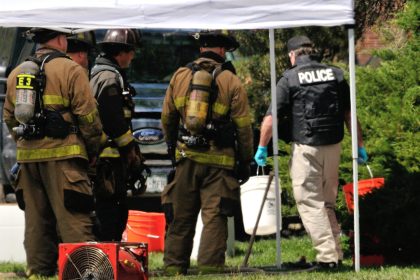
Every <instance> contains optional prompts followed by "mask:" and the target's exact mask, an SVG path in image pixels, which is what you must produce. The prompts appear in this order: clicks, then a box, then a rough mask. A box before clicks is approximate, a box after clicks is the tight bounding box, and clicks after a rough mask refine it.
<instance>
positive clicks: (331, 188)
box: [289, 143, 343, 263]
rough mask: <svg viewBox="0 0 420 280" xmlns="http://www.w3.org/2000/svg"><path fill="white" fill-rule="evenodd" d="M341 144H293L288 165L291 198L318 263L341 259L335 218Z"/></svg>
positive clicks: (338, 229) (338, 228)
mask: <svg viewBox="0 0 420 280" xmlns="http://www.w3.org/2000/svg"><path fill="white" fill-rule="evenodd" d="M340 155H341V144H340V143H338V144H333V145H324V146H308V145H303V144H297V143H293V144H292V156H291V160H290V163H289V168H290V175H291V178H292V185H293V194H294V197H295V200H296V204H297V208H298V211H299V214H300V216H301V218H302V222H303V225H304V227H305V229H306V231H307V233H308V234H309V236H310V238H311V240H312V243H313V245H314V247H315V250H316V251H317V256H316V258H317V261H318V262H335V263H337V261H338V259H342V258H343V253H342V250H341V245H340V227H339V225H338V223H337V219H336V216H335V205H336V198H337V188H338V166H339V163H340Z"/></svg>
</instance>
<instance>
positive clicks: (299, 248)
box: [0, 237, 420, 280]
mask: <svg viewBox="0 0 420 280" xmlns="http://www.w3.org/2000/svg"><path fill="white" fill-rule="evenodd" d="M247 248H248V243H243V242H236V243H235V256H234V257H228V258H227V259H226V265H227V266H229V267H239V266H241V264H242V263H243V260H244V256H245V253H246V251H247ZM281 248H282V251H281V258H282V259H281V261H282V263H284V262H294V261H296V260H298V259H299V258H300V257H301V256H306V258H307V260H308V261H313V260H314V259H315V252H314V251H313V249H312V246H311V244H310V241H309V239H308V238H307V237H299V238H296V237H295V238H290V239H282V246H281ZM162 257H163V255H162V253H150V255H149V269H150V271H152V272H156V271H159V270H161V269H162V266H163V262H162ZM275 264H276V241H275V240H274V239H267V240H259V241H256V242H255V243H254V246H253V252H252V254H251V256H250V258H249V261H248V266H249V267H264V266H274V265H275ZM194 266H195V263H194V262H193V263H192V268H194ZM24 268H25V267H24V264H18V263H0V272H1V273H0V279H25V278H19V277H16V276H14V274H13V273H8V274H6V272H23V271H24ZM280 277H281V279H285V280H289V279H290V280H304V279H308V280H309V279H310V280H313V279H326V280H329V279H340V280H341V279H378V280H379V279H380V280H383V279H385V280H387V279H392V280H394V279H401V280H406V279H410V280H411V279H419V280H420V265H419V266H416V267H396V266H383V267H375V268H362V269H361V271H360V272H358V273H356V272H354V269H353V266H352V260H351V258H346V259H345V260H344V264H343V266H342V267H341V268H340V269H338V271H336V272H289V273H282V274H281V275H279V274H271V275H269V274H262V273H254V274H245V273H244V274H233V273H231V274H226V275H195V276H188V277H185V276H179V277H170V278H169V277H151V278H152V279H184V278H186V279H216V280H217V279H227V278H229V279H232V280H236V279H264V280H266V279H279V278H280ZM54 279H57V278H49V279H48V280H54Z"/></svg>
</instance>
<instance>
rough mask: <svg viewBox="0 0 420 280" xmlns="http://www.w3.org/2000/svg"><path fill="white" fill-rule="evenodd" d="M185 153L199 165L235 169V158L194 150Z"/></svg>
mask: <svg viewBox="0 0 420 280" xmlns="http://www.w3.org/2000/svg"><path fill="white" fill-rule="evenodd" d="M184 152H185V156H186V157H187V158H189V159H191V160H194V161H196V162H199V163H203V164H212V165H218V166H226V167H233V166H234V165H235V158H234V157H230V156H227V155H223V154H222V155H215V154H206V153H203V152H195V151H192V150H185V151H184ZM179 155H180V154H179Z"/></svg>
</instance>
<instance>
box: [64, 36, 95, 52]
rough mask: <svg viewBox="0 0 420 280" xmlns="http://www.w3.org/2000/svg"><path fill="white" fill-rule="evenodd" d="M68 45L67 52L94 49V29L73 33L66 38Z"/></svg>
mask: <svg viewBox="0 0 420 280" xmlns="http://www.w3.org/2000/svg"><path fill="white" fill-rule="evenodd" d="M67 42H68V46H67V52H69V53H72V52H80V51H84V52H89V51H92V50H94V48H95V44H96V40H95V32H94V31H87V32H81V33H77V34H74V35H72V36H70V37H68V38H67Z"/></svg>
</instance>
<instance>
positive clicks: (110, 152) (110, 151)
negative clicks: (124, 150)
mask: <svg viewBox="0 0 420 280" xmlns="http://www.w3.org/2000/svg"><path fill="white" fill-rule="evenodd" d="M99 157H101V158H102V157H111V158H118V157H120V152H119V151H118V149H116V148H111V147H107V148H105V149H104V150H103V151H102V153H101V154H100V155H99Z"/></svg>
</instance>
